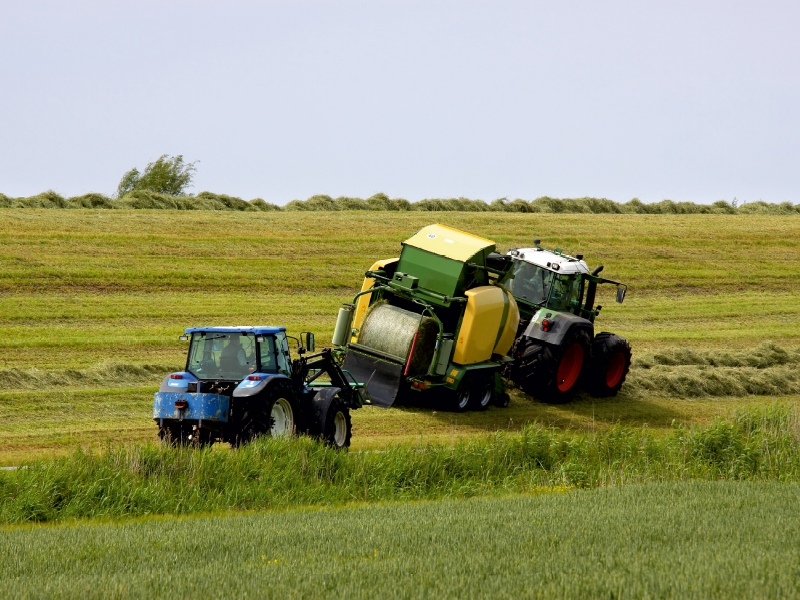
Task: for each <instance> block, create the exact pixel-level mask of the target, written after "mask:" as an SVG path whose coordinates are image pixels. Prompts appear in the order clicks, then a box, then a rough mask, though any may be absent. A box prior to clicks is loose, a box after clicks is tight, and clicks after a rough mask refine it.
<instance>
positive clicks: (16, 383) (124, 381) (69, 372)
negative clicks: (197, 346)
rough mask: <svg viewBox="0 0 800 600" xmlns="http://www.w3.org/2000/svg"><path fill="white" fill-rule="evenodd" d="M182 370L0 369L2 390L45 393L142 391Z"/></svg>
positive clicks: (109, 366)
mask: <svg viewBox="0 0 800 600" xmlns="http://www.w3.org/2000/svg"><path fill="white" fill-rule="evenodd" d="M179 368H182V366H180V365H178V364H173V365H151V364H144V365H132V364H127V363H117V362H106V363H102V364H100V365H97V366H96V367H91V368H89V369H49V370H43V369H36V368H32V369H19V368H12V369H0V388H2V389H3V390H44V389H47V388H57V389H72V388H97V387H101V386H102V387H109V384H116V385H120V384H121V385H120V387H139V386H143V385H152V384H154V383H156V382H158V381H160V380H161V379H163V378H164V376H165V375H166V374H168V373H171V372H174V371H177V370H178V369H179Z"/></svg>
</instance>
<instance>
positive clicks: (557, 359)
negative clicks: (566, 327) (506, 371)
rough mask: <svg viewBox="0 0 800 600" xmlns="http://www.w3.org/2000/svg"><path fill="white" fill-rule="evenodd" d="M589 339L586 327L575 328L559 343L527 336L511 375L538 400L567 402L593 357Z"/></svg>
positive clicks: (515, 381) (527, 392) (558, 402)
mask: <svg viewBox="0 0 800 600" xmlns="http://www.w3.org/2000/svg"><path fill="white" fill-rule="evenodd" d="M590 341H591V340H590V338H589V333H588V332H587V331H586V330H585V329H573V330H572V331H570V332H569V333H567V335H566V336H565V337H564V340H563V341H562V343H561V345H559V346H550V345H546V344H542V343H540V342H538V341H536V340H530V339H528V340H525V344H526V345H525V346H524V349H523V351H522V354H521V356H518V357H517V358H516V364H515V365H514V366H513V367H512V368H511V370H510V376H511V379H512V381H514V383H516V384H517V385H518V386H519V387H520V388H521V389H522V391H524V392H525V393H526V394H529V395H530V396H533V397H534V398H537V399H538V400H541V401H543V402H548V403H551V404H562V403H564V402H568V401H570V400H571V399H572V397H573V396H574V395H575V393H576V392H577V391H578V388H579V384H580V383H581V378H582V377H583V374H584V371H585V370H586V367H587V365H588V363H589V362H590V360H591V347H590Z"/></svg>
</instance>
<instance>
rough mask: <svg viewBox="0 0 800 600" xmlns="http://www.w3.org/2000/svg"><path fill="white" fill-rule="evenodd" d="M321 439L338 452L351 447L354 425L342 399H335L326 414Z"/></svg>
mask: <svg viewBox="0 0 800 600" xmlns="http://www.w3.org/2000/svg"><path fill="white" fill-rule="evenodd" d="M320 430H321V433H320V439H321V440H322V441H323V442H324V443H325V444H327V445H328V446H331V447H333V448H336V449H337V450H346V449H347V448H349V447H350V437H351V436H352V434H353V424H352V423H351V421H350V409H349V408H347V406H345V403H344V402H343V401H342V400H341V399H340V398H334V399H333V400H332V401H331V404H330V406H328V412H327V413H325V423H323V424H322V427H321V428H320Z"/></svg>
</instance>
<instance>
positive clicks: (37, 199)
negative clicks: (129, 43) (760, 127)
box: [0, 190, 800, 215]
mask: <svg viewBox="0 0 800 600" xmlns="http://www.w3.org/2000/svg"><path fill="white" fill-rule="evenodd" d="M0 208H96V209H115V208H116V209H127V210H131V209H134V210H135V209H166V210H224V211H245V210H246V211H260V212H272V211H286V212H293V211H343V210H345V211H347V210H367V211H401V212H403V211H423V212H513V213H586V214H651V215H656V214H669V215H675V214H729V215H733V214H739V215H747V214H759V215H798V214H800V204H792V203H791V202H783V203H781V204H773V203H768V202H763V201H761V200H759V201H757V202H748V203H746V204H737V203H736V202H726V201H725V200H718V201H717V202H714V203H713V204H698V203H695V202H674V201H672V200H662V201H661V202H653V203H650V204H645V203H644V202H642V201H641V200H639V199H638V198H634V199H633V200H630V201H628V202H624V203H623V202H614V201H613V200H609V199H607V198H588V197H587V198H550V197H549V196H542V197H540V198H536V199H535V200H523V199H522V198H517V199H515V200H509V199H508V198H498V199H497V200H494V201H492V202H485V201H483V200H473V199H470V198H429V199H425V200H420V201H419V202H409V201H408V200H405V199H403V198H389V197H388V196H387V195H386V194H375V195H374V196H371V197H369V198H366V199H364V198H352V197H347V196H341V197H339V198H332V197H331V196H327V195H317V196H312V197H311V198H308V199H307V200H292V201H291V202H289V203H288V204H286V205H285V206H279V205H277V204H274V203H271V202H266V201H265V200H263V199H261V198H255V199H253V200H249V201H248V200H243V199H242V198H237V197H236V196H228V195H227V194H215V193H213V192H200V193H199V194H197V195H196V196H170V195H168V194H160V193H157V192H151V191H148V190H138V191H135V192H130V193H129V194H126V195H125V196H124V197H122V198H111V197H109V196H106V195H104V194H98V193H90V194H84V195H82V196H74V197H71V198H66V197H64V196H62V195H60V194H58V193H57V192H54V191H52V190H48V191H46V192H42V193H41V194H36V195H35V196H29V197H20V198H14V197H10V196H6V195H5V194H2V193H0Z"/></svg>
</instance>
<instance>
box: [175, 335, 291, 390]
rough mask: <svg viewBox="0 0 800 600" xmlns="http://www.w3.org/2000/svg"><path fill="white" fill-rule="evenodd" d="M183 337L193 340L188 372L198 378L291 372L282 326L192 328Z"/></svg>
mask: <svg viewBox="0 0 800 600" xmlns="http://www.w3.org/2000/svg"><path fill="white" fill-rule="evenodd" d="M182 338H184V339H190V343H189V353H188V357H187V360H186V371H187V372H188V373H190V374H192V375H194V376H195V377H196V378H197V379H198V380H204V381H208V380H225V381H242V380H243V379H245V378H246V377H248V376H249V375H251V374H253V373H271V374H278V373H281V374H283V375H289V374H290V373H291V361H290V357H289V345H288V342H287V339H286V331H285V330H284V329H283V328H279V327H208V328H193V329H187V330H186V334H185V335H184V336H182Z"/></svg>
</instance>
